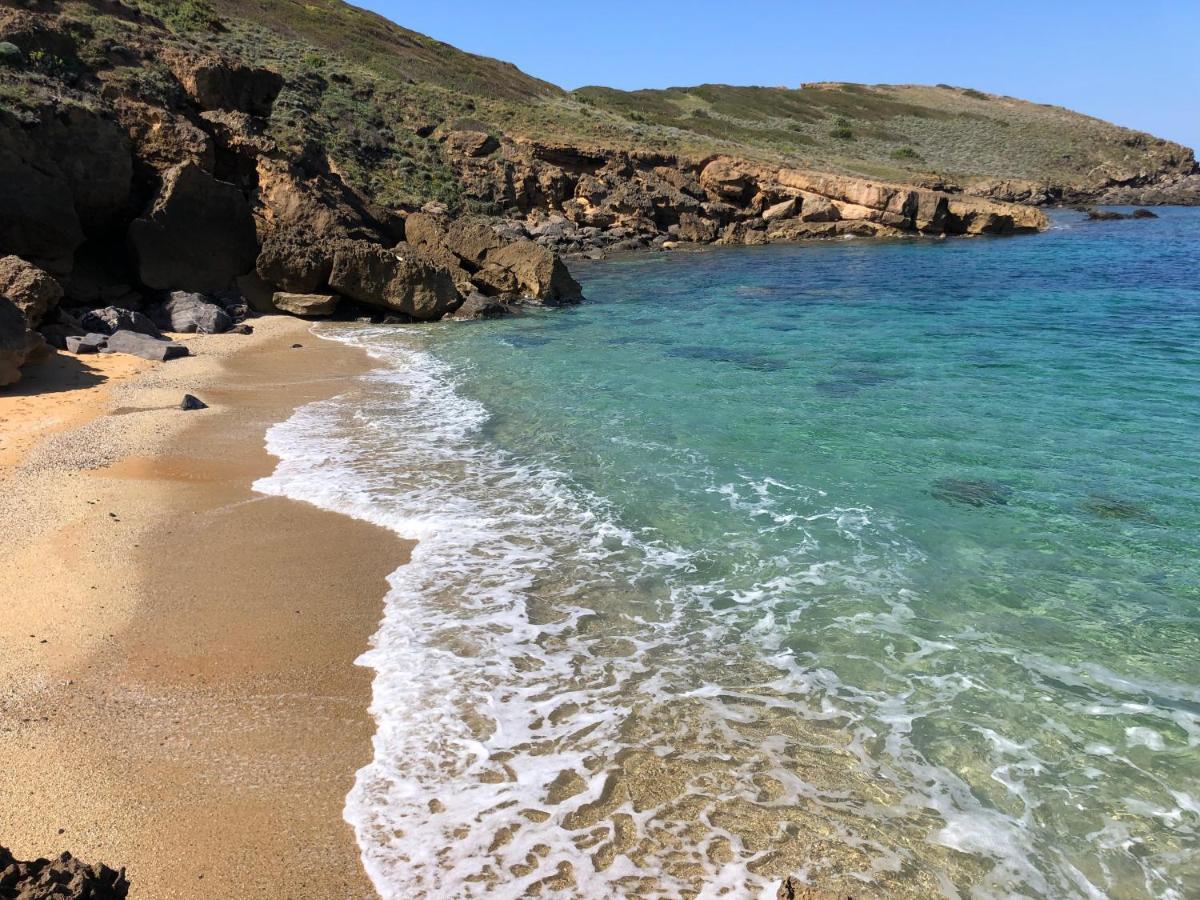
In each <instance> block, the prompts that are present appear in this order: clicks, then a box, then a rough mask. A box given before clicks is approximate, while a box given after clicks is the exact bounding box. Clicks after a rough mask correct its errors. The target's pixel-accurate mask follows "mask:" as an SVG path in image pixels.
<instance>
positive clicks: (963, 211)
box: [946, 196, 1049, 234]
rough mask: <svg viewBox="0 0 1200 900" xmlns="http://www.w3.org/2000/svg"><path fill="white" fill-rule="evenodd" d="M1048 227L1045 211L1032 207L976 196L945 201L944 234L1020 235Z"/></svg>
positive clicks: (952, 197)
mask: <svg viewBox="0 0 1200 900" xmlns="http://www.w3.org/2000/svg"><path fill="white" fill-rule="evenodd" d="M1048 227H1049V220H1048V219H1047V218H1046V214H1045V213H1044V212H1042V211H1041V210H1040V209H1034V208H1033V207H1032V206H1020V205H1018V204H1016V203H1001V202H999V201H997V200H984V199H982V198H979V197H961V196H951V197H948V198H947V200H946V233H947V234H1021V233H1026V232H1034V231H1044V230H1045V229H1046V228H1048Z"/></svg>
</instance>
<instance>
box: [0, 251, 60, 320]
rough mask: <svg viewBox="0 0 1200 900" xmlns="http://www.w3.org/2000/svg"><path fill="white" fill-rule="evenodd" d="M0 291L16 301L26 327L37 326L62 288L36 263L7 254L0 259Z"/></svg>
mask: <svg viewBox="0 0 1200 900" xmlns="http://www.w3.org/2000/svg"><path fill="white" fill-rule="evenodd" d="M0 295H2V296H5V297H7V298H8V299H9V300H11V301H12V302H13V303H15V304H16V305H17V307H18V308H19V309H20V310H21V312H23V313H24V314H25V320H26V321H27V322H28V323H29V327H30V328H36V327H37V326H38V325H39V324H40V323H41V321H42V319H43V318H45V316H46V313H47V312H49V311H50V310H51V309H53V308H54V307H56V306H58V301H59V300H61V299H62V296H63V289H62V287H61V286H60V285H59V283H58V282H57V281H55V280H54V279H53V278H52V277H51V276H50V275H48V274H47V273H46V272H43V271H42V270H41V269H39V268H38V267H37V266H35V265H33V264H31V263H27V262H25V260H23V259H21V258H20V257H19V256H6V257H4V258H3V259H0Z"/></svg>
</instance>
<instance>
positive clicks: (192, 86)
mask: <svg viewBox="0 0 1200 900" xmlns="http://www.w3.org/2000/svg"><path fill="white" fill-rule="evenodd" d="M165 61H166V63H167V65H168V66H169V67H170V69H171V72H172V73H173V74H174V75H175V78H176V79H177V80H178V81H179V83H180V84H181V85H183V89H184V90H185V91H186V92H187V94H188V96H189V97H190V98H191V99H192V101H193V102H194V103H195V104H196V105H197V106H199V107H200V108H201V109H208V110H211V109H232V110H238V111H240V112H244V113H248V114H250V115H252V116H269V115H270V114H271V108H272V107H273V106H274V105H275V99H276V98H277V97H278V96H279V92H280V91H281V90H283V76H282V75H280V74H279V73H278V72H272V71H271V70H270V69H263V68H258V67H254V66H247V65H244V64H243V63H240V62H237V61H235V60H232V59H229V58H227V57H224V56H218V55H216V54H206V55H202V56H195V55H192V54H188V53H181V52H173V53H168V54H166V55H165Z"/></svg>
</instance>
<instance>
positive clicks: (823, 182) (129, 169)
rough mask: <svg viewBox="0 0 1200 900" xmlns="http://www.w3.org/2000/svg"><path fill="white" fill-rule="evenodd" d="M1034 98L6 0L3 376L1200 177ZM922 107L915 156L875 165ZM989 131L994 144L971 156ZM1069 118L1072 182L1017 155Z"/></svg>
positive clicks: (954, 226) (251, 19)
mask: <svg viewBox="0 0 1200 900" xmlns="http://www.w3.org/2000/svg"><path fill="white" fill-rule="evenodd" d="M914 92H916V93H914ZM922 92H923V93H922ZM918 95H919V96H918ZM943 95H945V96H943ZM931 97H932V98H933V99H929V98H931ZM921 98H924V99H921ZM935 101H936V102H935ZM956 104H957V105H956ZM963 104H966V105H967V106H971V107H972V109H973V106H974V105H978V104H993V105H994V106H995V107H996V110H995V111H994V112H992V113H990V114H989V115H984V114H983V113H976V112H973V111H972V109H965V108H962V109H960V108H959V107H960V106H961V105H963ZM1033 106H1034V105H1032V104H1021V103H1020V102H1019V101H1009V100H1007V99H1006V98H987V97H986V96H984V95H979V96H964V95H963V93H962V92H961V91H957V90H956V89H943V88H935V89H916V88H886V89H885V88H878V87H877V88H869V89H868V88H856V87H854V86H848V85H821V86H810V87H806V88H803V89H801V90H799V91H771V90H766V89H752V88H746V89H732V88H728V89H726V88H721V89H718V88H714V87H712V86H709V87H706V88H697V89H692V90H688V91H682V90H677V91H668V92H637V93H635V94H621V93H620V92H613V91H601V90H599V89H586V90H583V91H577V92H574V93H567V92H565V91H562V90H561V89H559V88H557V87H555V86H553V85H550V84H547V83H545V82H542V81H539V80H537V79H534V78H531V77H529V76H527V75H525V74H524V73H522V72H520V71H519V70H518V69H516V68H514V67H512V66H510V65H508V64H506V63H501V62H498V61H495V60H490V59H486V58H483V57H478V56H472V55H470V54H466V53H463V52H461V51H459V50H456V49H455V48H453V47H450V46H448V45H446V44H442V43H439V42H437V41H434V40H431V39H429V38H426V37H424V36H422V35H419V34H416V33H415V32H411V31H408V30H406V29H404V28H402V27H400V26H398V25H395V24H393V23H390V22H388V21H386V20H384V19H382V18H380V17H378V16H374V15H372V14H369V13H366V12H363V11H361V10H358V9H355V8H354V7H351V6H348V5H346V4H344V3H340V2H336V0H331V2H327V3H322V4H305V3H299V2H294V0H252V2H236V3H235V2H232V0H230V2H224V0H218V2H215V3H212V4H209V3H206V2H202V0H182V2H165V0H124V2H123V0H0V208H3V209H4V210H5V215H4V216H3V217H2V218H0V294H3V295H4V297H6V298H7V300H8V301H12V304H11V305H15V306H16V307H17V308H18V309H19V310H20V311H21V312H22V313H23V314H24V318H25V325H26V328H25V329H20V328H19V327H18V326H19V325H20V319H19V318H18V317H15V316H14V315H11V314H9V313H11V310H9V311H8V312H6V311H5V310H3V309H0V314H2V315H0V320H2V321H3V322H7V323H8V324H7V325H5V327H4V328H3V329H0V330H2V331H3V334H0V356H2V358H0V369H3V371H4V372H5V373H6V374H5V375H4V380H6V381H7V380H11V379H12V378H13V377H15V376H14V374H13V373H15V371H16V367H17V366H19V365H20V364H21V362H23V361H24V360H26V359H27V358H36V357H37V356H38V355H40V354H41V353H43V352H44V350H43V349H42V345H41V341H40V338H39V337H38V334H39V333H40V334H43V335H45V336H46V337H47V338H48V339H49V340H50V341H51V343H54V344H57V345H58V346H59V347H66V346H67V344H68V339H70V340H71V348H72V349H74V350H79V349H80V348H82V349H83V352H88V351H89V350H96V349H99V350H111V349H112V348H113V347H116V346H132V344H130V342H129V341H128V340H127V339H124V338H122V339H118V340H117V341H115V342H112V341H104V340H102V338H106V337H108V336H110V335H111V333H112V332H114V331H134V332H139V333H142V334H144V335H147V336H148V337H149V338H151V339H152V340H158V339H159V338H161V334H159V331H160V330H161V331H179V330H207V329H211V328H222V329H224V328H228V327H231V326H233V325H236V324H237V323H238V322H240V321H241V320H242V319H243V318H244V317H245V315H246V314H247V313H248V312H250V311H257V312H271V311H283V312H289V313H292V314H300V315H308V316H318V315H330V314H335V313H337V314H340V315H357V316H364V315H366V316H373V317H375V318H380V317H388V316H391V317H394V318H396V319H399V320H404V321H411V320H429V319H437V318H441V317H443V316H445V315H454V314H457V315H459V316H461V317H475V316H480V315H489V314H493V313H499V312H503V311H504V310H505V309H506V308H507V306H508V304H510V303H512V302H514V301H524V302H538V303H565V302H574V301H576V300H578V299H579V296H580V291H579V286H578V285H577V284H576V283H575V282H574V281H573V280H572V279H571V277H570V274H569V273H568V272H567V270H566V268H565V266H564V265H563V263H562V261H561V259H560V255H562V254H571V253H591V254H595V253H600V252H604V251H607V250H609V249H614V248H615V249H621V250H625V249H637V248H647V247H658V248H670V247H672V246H674V245H676V244H679V243H725V244H759V243H767V242H773V241H795V240H807V239H817V238H835V237H846V236H853V237H879V238H886V237H898V236H904V235H933V236H940V235H957V234H968V235H974V234H1009V233H1016V232H1022V231H1036V230H1038V229H1040V228H1043V227H1045V218H1044V217H1043V216H1042V214H1041V213H1040V212H1038V211H1036V210H1034V209H1032V208H1030V207H1029V206H1027V205H1017V204H1014V203H1012V202H1009V201H1012V200H1020V201H1025V202H1027V203H1029V202H1032V203H1038V202H1045V201H1047V200H1051V199H1058V198H1065V197H1068V196H1069V197H1072V198H1076V197H1094V196H1101V195H1103V194H1104V192H1106V191H1113V190H1132V191H1137V190H1142V191H1146V192H1160V193H1161V192H1170V191H1178V190H1182V189H1183V188H1181V187H1180V186H1181V185H1183V186H1184V187H1186V186H1187V185H1189V184H1190V183H1191V181H1193V180H1195V179H1196V177H1197V176H1195V175H1193V174H1191V173H1192V172H1194V170H1195V161H1194V159H1193V158H1192V157H1191V155H1190V151H1186V150H1185V149H1184V148H1180V147H1177V146H1176V145H1172V144H1169V143H1167V142H1164V141H1158V140H1155V139H1152V138H1150V137H1148V136H1146V135H1136V134H1134V133H1132V132H1126V131H1124V130H1123V129H1117V128H1115V127H1114V126H1109V125H1105V124H1104V123H1096V122H1095V120H1087V119H1085V117H1081V116H1075V115H1074V114H1069V113H1065V112H1064V111H1058V112H1056V113H1055V114H1054V115H1053V116H1051V117H1050V118H1049V119H1047V120H1046V121H1045V122H1043V123H1042V124H1040V125H1039V124H1036V123H1037V122H1039V121H1041V120H1040V119H1039V118H1038V116H1042V115H1043V114H1042V113H1037V114H1036V115H1035V114H1034V112H1033V111H1032V110H1033ZM685 108H686V109H687V115H686V116H683V117H682V118H681V116H682V110H684V109H685ZM1005 117H1007V118H1005ZM685 119H686V121H685ZM912 122H918V123H925V125H927V126H928V127H925V130H924V131H922V132H921V140H920V146H921V150H920V153H917V151H915V150H913V151H912V153H911V154H909V153H899V152H893V153H891V154H890V156H889V158H890V159H893V162H894V163H896V164H894V165H889V166H883V165H881V164H880V159H879V156H880V153H881V152H882V151H881V150H880V149H879V148H880V147H884V148H886V147H888V146H891V144H889V143H888V142H892V143H894V142H895V141H897V140H904V141H906V142H909V141H917V137H915V136H914V135H913V133H912V132H911V129H910V128H909V125H910V124H911V123H912ZM997 122H1005V123H1008V124H1006V125H1004V126H1003V127H1002V126H1000V125H996V123H997ZM1064 122H1066V123H1069V124H1070V127H1069V128H1068V127H1066V126H1065V125H1064V124H1063V123H1064ZM788 123H790V124H788ZM839 123H850V124H848V125H847V124H839ZM1013 123H1017V124H1013ZM1030 123H1034V124H1030ZM934 125H936V127H934ZM785 126H786V127H785ZM830 126H832V128H830ZM923 127H924V126H923ZM1064 128H1065V131H1064ZM814 129H815V131H814ZM1006 129H1009V130H1012V131H1014V132H1017V131H1020V135H1019V140H1016V141H1013V140H1011V139H1010V140H1009V142H1008V144H1004V142H1003V141H1001V140H1000V137H1002V136H1003V135H1004V134H1005V133H1006ZM823 130H825V131H830V132H831V133H832V132H837V133H838V134H839V135H840V136H839V137H834V138H828V139H827V140H825V141H824V143H822V141H820V140H817V139H816V138H814V137H813V136H812V134H814V133H816V132H821V133H824V132H823ZM847 132H848V134H847ZM976 132H978V133H980V134H983V135H985V136H986V139H987V141H988V142H989V145H990V143H995V142H999V143H998V144H997V146H995V147H993V149H992V151H991V153H990V154H984V155H978V154H974V153H969V154H967V155H966V156H964V155H963V154H962V153H961V151H960V149H959V148H958V144H957V143H956V141H959V139H960V138H961V137H962V135H964V134H970V135H974V134H976ZM1051 135H1053V140H1058V141H1062V140H1067V139H1068V138H1069V139H1070V140H1072V141H1075V142H1076V143H1077V144H1078V146H1079V147H1081V148H1086V151H1087V154H1090V155H1088V156H1087V158H1086V159H1083V158H1082V157H1081V159H1080V160H1079V162H1078V165H1076V166H1075V168H1074V169H1071V170H1070V171H1066V170H1063V171H1062V172H1059V173H1058V174H1062V175H1063V176H1064V177H1066V176H1067V175H1070V176H1071V177H1072V178H1074V177H1075V176H1079V178H1078V179H1077V180H1076V181H1073V182H1071V184H1070V186H1067V182H1066V181H1062V182H1061V183H1060V182H1057V181H1053V180H1047V179H1050V177H1051V174H1052V173H1050V172H1049V170H1042V169H1038V168H1037V165H1036V163H1037V160H1038V159H1040V158H1041V157H1040V156H1038V155H1037V154H1036V153H1035V154H1033V155H1030V153H1028V152H1025V151H1019V149H1018V148H1019V147H1024V146H1026V145H1032V146H1037V147H1041V143H1039V141H1040V142H1042V143H1044V142H1045V141H1048V140H1051ZM1064 135H1066V137H1064ZM831 142H832V143H833V144H836V147H835V149H836V150H837V154H831V153H830V152H829V147H828V146H827V145H830V144H831ZM969 143H970V142H968V144H969ZM900 149H902V150H903V149H908V150H912V147H910V146H909V145H908V143H906V144H905V145H904V147H901V148H900ZM1038 152H1039V153H1042V151H1041V150H1039V151H1038ZM1081 152H1082V151H1081ZM1043 155H1044V154H1043ZM976 156H978V158H980V159H981V160H984V161H985V162H986V165H983V166H982V167H977V168H975V169H960V170H955V171H954V172H953V173H945V172H942V173H934V172H921V171H919V169H920V168H921V165H924V163H925V162H927V161H932V160H935V159H945V160H949V161H953V160H963V159H974V158H976ZM1060 157H1061V154H1060ZM1006 158H1011V160H1012V164H1011V165H1010V166H1007V167H1006V165H1005V164H1004V162H1003V160H1004V159H1006ZM1099 159H1103V163H1102V164H1100V165H1097V160H1099ZM919 161H920V165H919V164H918V162H919ZM1060 164H1061V159H1060ZM914 167H915V168H914ZM1080 167H1084V168H1086V172H1084V173H1081V172H1079V171H1076V169H1079V168H1080ZM1068 168H1070V167H1068ZM1064 173H1065V174H1064ZM1001 176H1002V177H1003V179H1004V180H1002V181H996V180H988V179H989V178H992V179H994V178H999V177H1001ZM1054 177H1058V175H1055V176H1054ZM1036 179H1041V180H1036ZM1089 179H1090V180H1089ZM468 301H469V302H468ZM93 313H96V314H95V315H93ZM142 314H144V315H143V316H142V317H143V319H144V320H145V321H144V322H142V320H139V319H137V318H136V316H138V315H142ZM139 323H140V324H139ZM147 323H148V324H147ZM89 333H90V334H92V335H95V336H94V337H88V335H89ZM84 339H86V340H84ZM81 341H82V342H81ZM137 346H138V347H139V348H140V350H142V351H144V352H146V353H149V354H151V355H152V356H154V358H163V357H164V356H165V357H166V358H169V356H170V355H171V354H174V353H178V352H182V351H180V350H177V349H162V348H159V347H157V346H152V345H147V344H146V343H145V342H143V341H139V342H137Z"/></svg>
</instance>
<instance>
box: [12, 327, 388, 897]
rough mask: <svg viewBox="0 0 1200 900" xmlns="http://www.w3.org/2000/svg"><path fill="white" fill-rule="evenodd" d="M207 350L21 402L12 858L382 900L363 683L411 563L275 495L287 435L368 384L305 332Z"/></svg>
mask: <svg viewBox="0 0 1200 900" xmlns="http://www.w3.org/2000/svg"><path fill="white" fill-rule="evenodd" d="M294 343H300V344H303V345H304V346H303V348H301V349H293V347H292V345H293V344H294ZM192 346H193V348H194V350H195V352H196V353H197V355H196V356H194V357H191V358H189V359H185V360H180V361H176V362H172V363H169V364H165V365H154V364H149V363H135V364H128V363H122V362H121V361H120V360H121V359H122V358H111V357H110V358H105V359H102V360H100V361H98V362H96V363H90V364H87V365H86V368H83V367H82V366H83V365H84V364H81V363H79V362H77V361H74V360H65V361H62V360H60V361H58V362H56V363H52V364H50V365H49V366H48V367H46V369H45V370H44V371H39V370H37V369H33V370H30V371H29V374H28V376H27V380H26V381H25V382H24V383H23V384H22V385H21V386H19V388H18V392H17V394H16V396H14V395H13V394H11V393H10V394H8V395H7V396H6V395H3V394H0V435H2V438H0V530H2V531H3V534H4V541H3V545H2V546H3V550H2V552H3V554H4V562H3V565H2V566H0V598H3V600H2V601H0V602H2V604H3V610H4V615H3V628H2V629H0V762H2V765H0V844H3V845H7V846H8V847H10V848H11V849H12V850H13V851H14V853H15V854H16V855H17V856H18V857H25V858H32V857H35V856H44V855H52V854H55V853H57V852H59V851H61V850H63V849H69V850H70V851H71V852H73V853H74V854H76V855H77V856H80V857H82V858H84V859H86V860H88V861H99V860H102V861H105V862H107V863H109V864H111V865H117V866H125V867H126V868H127V869H128V873H129V876H130V879H131V881H132V883H133V892H132V896H134V897H147V898H151V897H152V898H174V897H180V898H182V897H188V898H192V897H197V896H212V897H233V896H236V897H263V898H267V897H270V898H282V897H296V898H300V897H321V898H323V897H338V898H343V897H345V898H356V897H373V896H374V892H373V891H372V889H371V886H370V884H369V882H368V880H367V879H366V876H365V875H364V874H363V872H362V869H361V866H360V864H359V859H358V849H357V847H356V845H355V842H354V836H353V833H352V831H351V829H350V827H349V826H348V825H347V824H345V822H344V821H343V820H342V805H343V801H344V798H345V795H346V793H347V791H348V790H349V789H350V786H351V784H352V783H353V778H354V773H355V771H356V770H357V769H358V768H359V767H360V766H362V765H363V764H365V763H366V762H367V761H369V759H370V756H371V736H372V734H373V731H374V728H373V723H372V721H371V719H370V717H369V715H368V713H367V706H368V703H369V701H370V683H371V675H370V672H369V670H367V669H363V668H360V667H357V666H355V665H354V660H355V658H356V657H357V656H358V655H359V653H361V652H362V651H363V650H364V649H366V647H367V644H368V640H369V637H370V635H371V634H372V633H373V632H374V630H375V628H376V626H377V624H378V621H379V618H380V615H381V609H382V597H383V595H384V592H385V590H386V583H385V577H386V576H387V575H388V574H389V573H390V572H392V571H393V570H394V569H395V568H396V567H397V566H398V565H400V564H401V563H403V562H404V560H405V559H406V557H407V554H408V551H409V545H407V544H405V543H404V542H402V541H400V540H399V539H398V538H396V536H395V535H393V534H392V533H390V532H388V531H385V530H383V529H379V528H376V527H374V526H371V525H368V524H366V523H362V522H358V521H356V520H352V519H349V518H345V517H342V516H339V515H336V514H333V513H326V512H323V511H320V510H317V509H315V508H313V507H309V506H306V505H304V504H299V503H295V502H293V501H289V500H284V499H281V498H274V497H270V498H268V497H263V496H261V495H257V494H255V493H254V492H253V491H252V490H251V484H252V482H253V481H254V480H255V479H256V478H258V477H260V476H263V475H266V474H269V473H270V472H271V471H272V469H273V468H274V460H273V458H271V457H270V456H269V455H268V454H267V453H266V452H265V450H264V449H263V436H264V433H265V431H266V429H267V428H268V427H269V426H270V425H271V424H273V423H275V422H278V421H281V420H283V419H285V418H286V417H287V416H288V415H289V414H290V412H291V411H292V410H293V409H294V408H295V407H296V406H298V405H301V404H303V403H307V402H310V401H312V400H316V399H320V398H324V397H329V396H333V395H334V394H337V393H340V392H342V391H345V390H349V389H352V388H353V384H354V377H355V376H356V375H358V374H360V373H361V372H363V371H365V370H366V368H367V367H368V365H369V363H368V361H367V359H366V357H365V356H364V355H363V354H361V353H360V352H359V351H356V350H353V349H351V348H348V347H344V346H342V345H339V344H334V343H332V342H329V341H322V340H320V339H319V338H316V337H314V336H313V335H311V334H309V332H308V326H307V325H306V324H305V323H302V322H299V321H297V320H293V319H284V318H273V319H261V320H258V321H256V322H255V334H254V335H252V336H250V337H245V336H235V335H228V336H224V335H223V336H216V337H208V336H205V337H200V338H195V339H194V340H193V342H192ZM39 379H45V381H43V382H42V383H39ZM55 379H57V380H55ZM75 382H79V383H78V384H76V383H75ZM48 383H53V384H56V385H59V387H58V388H57V389H50V388H49V387H48V386H47V385H48ZM185 392H190V393H194V394H196V395H198V396H199V397H200V398H201V399H203V400H204V401H205V402H206V403H208V404H210V406H211V408H210V409H208V410H202V411H198V412H188V413H185V412H182V411H180V410H179V409H178V408H177V404H178V403H179V400H180V398H181V397H182V395H183V393H185Z"/></svg>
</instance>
